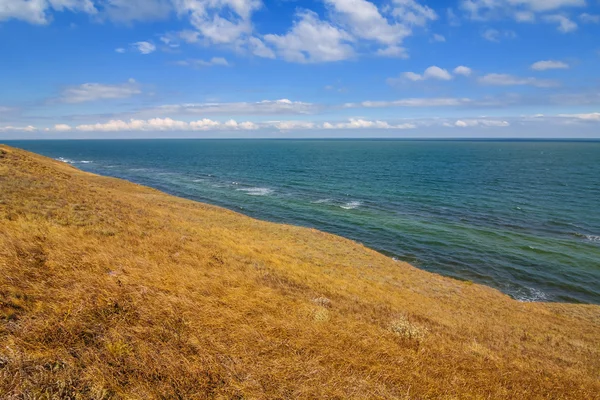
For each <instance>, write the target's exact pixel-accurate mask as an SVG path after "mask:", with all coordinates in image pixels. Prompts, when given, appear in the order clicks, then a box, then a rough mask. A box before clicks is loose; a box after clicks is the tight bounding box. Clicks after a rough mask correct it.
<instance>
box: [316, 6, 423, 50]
mask: <svg viewBox="0 0 600 400" xmlns="http://www.w3.org/2000/svg"><path fill="white" fill-rule="evenodd" d="M324 1H325V4H327V5H328V6H329V7H330V8H331V11H332V13H333V14H334V16H335V19H336V20H338V21H339V22H341V24H342V25H343V26H344V27H345V28H346V29H347V30H348V31H349V32H351V33H352V34H353V35H354V36H356V37H359V38H363V39H367V40H373V41H377V42H380V43H382V44H386V45H395V44H397V43H400V42H401V41H402V39H404V38H405V37H406V36H409V35H410V34H411V31H410V28H408V27H407V26H405V25H402V24H397V23H396V24H393V23H392V24H390V23H389V22H388V20H387V19H386V18H385V17H383V16H382V15H381V14H380V13H379V9H378V8H377V6H376V5H375V4H373V3H371V2H369V1H366V0H324Z"/></svg>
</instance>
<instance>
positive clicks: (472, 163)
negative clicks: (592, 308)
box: [8, 140, 600, 304]
mask: <svg viewBox="0 0 600 400" xmlns="http://www.w3.org/2000/svg"><path fill="white" fill-rule="evenodd" d="M8 144H10V145H13V146H17V147H21V148H24V149H27V150H31V151H34V152H37V153H41V154H44V155H47V156H50V157H53V158H57V159H61V160H63V161H65V162H69V163H72V164H74V165H75V166H77V167H79V168H81V169H84V170H87V171H91V172H95V173H99V174H103V175H111V176H116V177H119V178H124V179H127V180H130V181H133V182H137V183H141V184H144V185H148V186H152V187H155V188H158V189H160V190H163V191H165V192H168V193H172V194H175V195H178V196H182V197H187V198H190V199H194V200H199V201H203V202H207V203H212V204H216V205H220V206H224V207H227V208H230V209H233V210H237V211H240V212H242V213H244V214H247V215H250V216H253V217H257V218H261V219H265V220H270V221H276V222H284V223H289V224H296V225H303V226H310V227H314V228H317V229H320V230H324V231H328V232H332V233H335V234H339V235H342V236H345V237H348V238H351V239H354V240H357V241H359V242H361V243H363V244H365V245H366V246H369V247H371V248H374V249H376V250H379V251H381V252H383V253H385V254H388V255H390V256H392V257H396V258H397V259H400V260H405V261H408V262H410V263H412V264H413V265H415V266H417V267H420V268H423V269H426V270H428V271H433V272H437V273H440V274H443V275H447V276H452V277H456V278H459V279H466V280H472V281H474V282H478V283H483V284H486V285H490V286H493V287H495V288H498V289H500V290H502V291H503V292H505V293H507V294H509V295H511V296H513V297H514V298H516V299H520V300H524V301H529V300H540V301H567V302H583V303H596V304H600V209H599V200H600V143H599V142H510V141H479V142H469V141H360V140H356V141H341V140H335V141H327V140H316V141H267V140H253V141H250V140H249V141H233V140H232V141H229V140H221V141H219V140H148V141H28V142H25V141H23V142H8Z"/></svg>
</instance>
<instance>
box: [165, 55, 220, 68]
mask: <svg viewBox="0 0 600 400" xmlns="http://www.w3.org/2000/svg"><path fill="white" fill-rule="evenodd" d="M175 64H177V65H179V66H182V67H213V66H222V67H228V66H229V65H230V64H229V62H227V60H226V59H224V58H223V57H213V58H211V59H210V60H184V61H177V62H176V63H175Z"/></svg>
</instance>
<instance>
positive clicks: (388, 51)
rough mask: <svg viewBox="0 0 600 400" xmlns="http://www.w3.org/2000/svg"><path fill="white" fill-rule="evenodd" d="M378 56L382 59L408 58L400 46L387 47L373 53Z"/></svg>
mask: <svg viewBox="0 0 600 400" xmlns="http://www.w3.org/2000/svg"><path fill="white" fill-rule="evenodd" d="M375 54H377V55H378V56H382V57H394V58H408V53H407V52H406V49H405V48H404V47H400V46H388V47H384V48H382V49H379V50H377V51H376V52H375Z"/></svg>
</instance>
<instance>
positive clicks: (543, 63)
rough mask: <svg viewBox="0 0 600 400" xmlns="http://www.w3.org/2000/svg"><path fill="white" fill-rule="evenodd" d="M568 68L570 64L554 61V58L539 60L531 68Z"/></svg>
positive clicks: (541, 69) (540, 69)
mask: <svg viewBox="0 0 600 400" xmlns="http://www.w3.org/2000/svg"><path fill="white" fill-rule="evenodd" d="M568 68H569V64H567V63H564V62H562V61H552V60H546V61H538V62H536V63H533V64H532V65H531V69H533V70H535V71H545V70H548V69H568Z"/></svg>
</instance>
